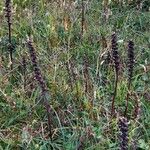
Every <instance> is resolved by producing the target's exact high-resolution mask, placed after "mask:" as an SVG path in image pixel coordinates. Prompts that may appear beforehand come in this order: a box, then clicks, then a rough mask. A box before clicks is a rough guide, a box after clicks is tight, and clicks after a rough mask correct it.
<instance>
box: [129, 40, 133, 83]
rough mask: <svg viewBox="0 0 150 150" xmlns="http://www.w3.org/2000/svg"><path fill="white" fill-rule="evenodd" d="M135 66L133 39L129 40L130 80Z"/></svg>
mask: <svg viewBox="0 0 150 150" xmlns="http://www.w3.org/2000/svg"><path fill="white" fill-rule="evenodd" d="M133 67H134V43H133V41H129V42H128V75H129V82H130V81H131V78H132V74H133Z"/></svg>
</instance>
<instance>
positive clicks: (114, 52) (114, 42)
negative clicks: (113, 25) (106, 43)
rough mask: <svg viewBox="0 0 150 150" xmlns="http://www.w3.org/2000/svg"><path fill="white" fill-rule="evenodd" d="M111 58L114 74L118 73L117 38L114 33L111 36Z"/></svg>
mask: <svg viewBox="0 0 150 150" xmlns="http://www.w3.org/2000/svg"><path fill="white" fill-rule="evenodd" d="M111 44H112V57H113V61H114V65H115V70H116V72H118V71H119V54H118V43H117V36H116V33H113V34H112V40H111Z"/></svg>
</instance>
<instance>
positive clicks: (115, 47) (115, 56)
mask: <svg viewBox="0 0 150 150" xmlns="http://www.w3.org/2000/svg"><path fill="white" fill-rule="evenodd" d="M111 44H112V57H113V61H114V67H115V84H114V86H115V87H114V94H113V98H112V105H111V115H112V116H113V115H114V113H115V98H116V95H117V85H118V73H119V54H118V44H117V36H116V33H113V35H112V41H111Z"/></svg>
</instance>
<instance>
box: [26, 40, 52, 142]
mask: <svg viewBox="0 0 150 150" xmlns="http://www.w3.org/2000/svg"><path fill="white" fill-rule="evenodd" d="M27 46H28V48H29V50H30V58H31V61H32V65H33V69H34V74H35V78H36V80H37V82H38V83H39V86H40V87H41V90H42V97H43V98H44V99H43V101H42V102H43V105H44V107H45V109H46V112H47V117H48V129H49V136H50V138H51V140H52V127H51V125H52V119H51V110H52V108H51V106H50V104H49V102H48V99H47V92H48V90H47V86H46V83H45V81H44V78H43V76H42V73H41V70H40V68H39V66H38V62H37V56H36V50H35V47H34V45H33V42H32V39H31V38H29V39H28V40H27Z"/></svg>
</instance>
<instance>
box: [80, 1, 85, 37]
mask: <svg viewBox="0 0 150 150" xmlns="http://www.w3.org/2000/svg"><path fill="white" fill-rule="evenodd" d="M81 7H82V18H81V38H83V34H84V22H85V15H84V0H82V6H81Z"/></svg>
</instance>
